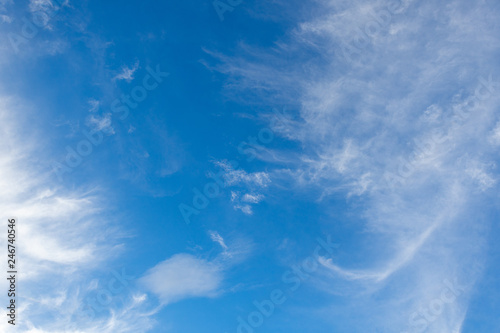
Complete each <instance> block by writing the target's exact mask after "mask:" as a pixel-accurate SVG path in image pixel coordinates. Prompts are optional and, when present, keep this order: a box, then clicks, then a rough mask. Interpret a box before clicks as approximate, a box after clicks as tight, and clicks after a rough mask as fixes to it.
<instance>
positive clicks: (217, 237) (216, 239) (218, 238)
mask: <svg viewBox="0 0 500 333" xmlns="http://www.w3.org/2000/svg"><path fill="white" fill-rule="evenodd" d="M209 235H210V238H211V239H212V240H213V241H214V242H216V243H218V244H219V245H220V246H221V247H222V248H223V249H224V251H227V250H228V248H227V245H226V243H224V238H222V236H221V235H219V233H218V232H217V231H209Z"/></svg>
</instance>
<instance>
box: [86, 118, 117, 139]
mask: <svg viewBox="0 0 500 333" xmlns="http://www.w3.org/2000/svg"><path fill="white" fill-rule="evenodd" d="M87 122H88V124H89V126H90V127H92V131H102V132H104V133H106V134H107V135H111V134H115V129H114V127H113V121H112V117H111V113H105V114H104V115H102V116H96V115H91V116H90V117H88V118H87Z"/></svg>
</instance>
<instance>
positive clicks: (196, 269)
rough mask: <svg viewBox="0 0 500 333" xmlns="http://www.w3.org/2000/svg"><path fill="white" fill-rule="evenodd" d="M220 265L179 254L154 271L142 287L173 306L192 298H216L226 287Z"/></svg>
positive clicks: (148, 272)
mask: <svg viewBox="0 0 500 333" xmlns="http://www.w3.org/2000/svg"><path fill="white" fill-rule="evenodd" d="M222 279H223V274H222V269H221V267H220V266H219V265H217V264H215V263H213V262H210V261H207V260H204V259H199V258H196V257H195V256H192V255H189V254H177V255H174V256H173V257H171V258H170V259H167V260H165V261H163V262H161V263H159V264H158V265H156V266H155V267H153V268H151V269H150V270H148V271H147V272H146V274H145V275H144V276H143V277H142V278H141V279H140V283H141V284H142V285H143V286H144V287H145V288H146V289H147V290H149V291H151V292H153V293H154V294H155V295H156V296H158V297H159V299H160V300H161V302H162V304H169V303H172V302H176V301H180V300H182V299H186V298H191V297H214V296H216V295H217V294H218V292H219V290H220V287H221V284H222Z"/></svg>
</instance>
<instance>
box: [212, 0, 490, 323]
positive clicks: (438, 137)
mask: <svg viewBox="0 0 500 333" xmlns="http://www.w3.org/2000/svg"><path fill="white" fill-rule="evenodd" d="M318 6H319V7H320V8H321V9H322V15H319V16H316V17H313V18H310V17H306V18H305V20H304V22H303V23H301V24H300V25H299V26H298V27H297V28H296V29H295V30H293V31H291V32H290V34H289V36H287V38H286V41H278V42H277V43H276V45H277V47H276V48H275V49H273V50H272V51H264V50H261V49H258V48H251V47H249V46H247V45H245V46H243V47H242V48H245V50H247V51H246V52H244V53H242V54H251V56H249V57H243V56H242V57H233V58H231V57H228V56H221V55H218V54H217V53H211V55H212V56H215V57H217V58H218V59H219V60H220V61H221V62H222V65H220V66H219V67H217V69H218V70H219V71H221V72H223V73H226V74H228V75H229V76H230V79H229V80H230V84H229V85H228V88H229V89H241V90H248V89H249V90H252V91H254V92H255V93H257V94H259V96H262V100H264V101H267V99H268V96H269V95H270V94H269V92H272V93H273V94H276V95H277V96H287V97H288V99H289V103H290V104H294V105H298V109H299V116H298V117H297V118H296V120H295V121H291V122H287V123H285V124H284V125H285V126H284V127H286V129H284V128H283V125H282V126H281V128H277V129H276V133H277V134H280V135H281V136H282V137H283V138H286V139H289V140H292V141H294V142H299V143H300V145H301V147H302V149H301V150H300V151H295V152H285V151H281V152H277V155H279V154H281V155H284V154H286V156H287V158H286V160H288V161H293V162H292V163H288V164H287V165H283V166H282V167H281V168H280V167H277V168H275V169H274V170H268V171H267V172H269V174H271V175H273V174H279V175H280V176H281V177H276V180H275V179H274V178H273V182H274V181H276V182H278V181H279V182H284V183H285V184H288V183H292V184H295V185H296V186H297V187H296V189H298V190H299V191H301V192H304V191H310V190H311V189H313V193H316V195H317V198H318V199H319V203H322V204H323V205H325V206H326V205H328V204H329V203H330V202H331V200H332V195H333V194H335V196H338V195H340V194H344V195H345V197H346V198H349V200H350V201H351V202H359V203H360V204H361V203H362V207H364V208H363V209H362V211H359V212H358V217H359V219H360V221H362V222H363V224H364V228H365V230H366V234H365V235H363V236H362V237H360V239H359V240H357V241H359V242H361V244H365V242H366V241H367V239H369V242H372V243H374V244H376V247H377V251H372V250H370V247H368V246H366V245H363V246H361V247H360V248H357V249H356V250H357V251H360V252H361V253H363V254H364V259H363V260H360V259H359V257H358V256H359V252H353V253H352V254H350V255H347V254H346V258H345V261H346V262H349V264H348V265H347V266H351V267H356V268H353V269H347V268H342V267H343V265H341V264H340V263H335V262H334V261H327V262H324V264H325V266H327V267H329V268H330V269H331V271H332V275H330V278H331V279H332V280H333V281H339V279H342V280H344V283H342V285H343V286H345V285H346V284H345V283H347V284H348V285H349V286H351V287H352V288H349V290H350V291H351V293H352V294H356V295H358V296H360V295H363V296H362V297H363V299H365V300H366V299H369V297H370V296H366V293H365V292H366V290H368V291H369V293H368V294H369V295H375V294H376V295H383V296H382V297H385V299H388V301H387V304H391V306H392V307H395V306H398V307H400V309H404V310H402V311H407V312H408V313H411V312H412V311H413V309H414V308H415V307H418V304H421V303H422V302H425V301H426V300H427V297H430V295H432V293H433V292H434V291H435V290H434V289H435V288H434V286H435V285H439V284H440V282H441V281H442V280H443V279H445V278H450V276H458V277H459V279H461V280H462V281H467V283H474V281H476V279H477V278H478V276H480V272H481V269H480V268H478V269H476V270H474V272H473V273H471V274H465V273H464V271H463V269H464V268H466V267H468V266H469V265H471V263H473V262H474V261H478V262H482V261H483V260H484V248H483V247H482V246H480V245H478V244H482V243H483V241H484V237H485V235H484V234H483V233H482V232H481V230H482V228H483V227H484V226H482V225H481V224H480V223H479V224H478V221H477V220H475V219H474V215H475V213H477V212H480V211H481V210H482V208H481V204H480V203H477V202H475V200H474V195H476V194H477V193H483V195H486V196H492V195H493V192H492V191H491V189H494V188H496V186H497V183H496V178H497V174H498V171H497V170H496V168H495V167H494V166H495V163H494V162H495V159H496V158H495V155H494V150H493V149H494V148H493V146H494V145H495V143H496V139H495V138H496V133H497V129H496V127H495V126H496V124H497V122H498V115H497V113H496V111H495V110H496V109H497V108H498V105H499V98H498V96H499V94H498V93H499V91H500V90H499V89H497V87H498V83H497V81H499V78H500V71H499V68H498V66H497V65H496V63H495V62H494V61H493V60H492V59H494V54H496V50H497V48H498V46H499V41H498V38H497V37H496V35H495V34H497V33H498V28H497V24H496V23H495V18H494V17H495V15H488V14H487V13H488V12H489V11H490V10H491V9H490V8H488V7H487V5H486V3H485V2H481V3H477V4H476V5H475V10H474V12H473V14H471V12H470V11H469V10H467V9H465V7H466V6H465V1H461V0H456V1H452V2H449V3H447V4H436V3H433V4H423V3H417V2H410V1H407V2H404V3H403V7H402V8H403V9H404V10H402V11H400V14H398V15H391V16H390V20H389V22H386V23H384V24H382V23H379V25H380V27H379V29H378V32H377V34H373V35H372V36H370V37H369V38H365V39H366V40H365V42H366V43H365V45H364V47H363V52H361V53H359V54H357V55H356V59H355V61H351V62H346V59H345V56H344V55H343V54H342V52H341V51H342V50H341V48H340V46H341V45H342V43H344V42H350V41H352V40H353V38H354V39H355V38H356V35H357V34H363V36H364V35H365V33H364V32H363V29H365V28H366V27H367V26H369V25H372V23H371V22H375V23H376V22H377V18H376V16H377V15H378V14H380V13H381V12H382V11H383V10H386V9H387V8H386V7H387V6H389V3H388V2H387V3H386V2H385V1H376V2H369V1H363V0H359V1H349V2H347V1H337V2H328V1H324V2H320V3H319V5H318ZM497 14H498V13H497ZM485 17H486V19H485ZM437 18H440V19H437ZM445 18H446V19H445ZM436 31H440V33H439V34H436ZM479 31H481V33H480V34H479V35H480V36H479V37H478V32H479ZM417 32H418V34H417ZM486 41H488V42H487V43H486ZM290 50H293V51H292V52H290ZM417 50H419V51H418V52H417ZM301 51H302V52H306V51H307V52H312V53H313V54H315V55H317V59H315V60H303V58H302V56H303V53H301ZM285 53H286V54H287V56H288V59H293V61H290V66H288V67H287V66H283V67H281V68H280V67H279V66H272V67H269V66H266V65H265V64H263V63H262V62H257V61H255V59H274V61H276V62H278V59H279V57H280V56H282V55H283V54H285ZM479 54H480V55H481V58H484V59H489V60H488V61H479ZM308 59H310V58H308ZM274 61H269V63H274ZM305 66H307V68H308V71H307V73H304V72H303V71H302V68H304V67H305ZM490 75H493V79H492V80H491V79H486V78H488V77H489V76H490ZM270 76H272V77H270ZM291 78H292V80H293V81H294V85H295V86H293V87H292V86H291V85H290V82H289V81H290V79H291ZM486 81H491V83H485V82H486ZM490 90H491V91H490ZM487 138H490V140H485V139H487ZM388 172H390V173H393V174H402V175H404V177H402V178H404V182H403V181H401V182H400V183H399V184H398V186H393V184H390V183H388V181H387V179H386V177H385V176H386V175H387V173H388ZM283 175H289V178H288V180H285V179H283V178H282V176H283ZM235 178H236V179H239V178H243V177H239V178H238V177H235ZM285 186H286V185H285ZM358 200H359V201H358ZM466 239H468V241H465V240H466ZM362 240H364V241H365V242H362ZM464 242H467V244H468V245H466V246H465V247H466V248H467V251H465V252H464ZM347 258H351V259H350V260H348V259H347ZM357 258H358V259H357ZM363 266H366V269H359V267H363ZM436 266H439V269H436ZM333 273H334V274H333ZM412 275H416V276H419V278H420V279H419V280H418V281H415V279H413V278H411V276H412ZM388 281H390V283H391V285H393V286H394V285H397V286H398V288H399V289H398V290H399V291H400V292H399V293H394V292H391V291H390V290H388V289H387V286H386V283H388ZM336 283H337V282H336ZM415 283H416V285H417V286H418V287H415V286H416V285H415ZM360 286H361V288H359V289H357V288H355V287H360ZM328 288H331V284H328V282H325V290H328ZM415 288H418V290H419V291H416V290H415ZM406 291H408V293H406ZM410 291H411V292H410ZM339 292H340V291H339ZM352 294H351V295H352ZM389 300H390V301H389ZM466 302H467V297H462V298H460V299H459V300H458V301H457V302H455V303H453V304H452V305H450V308H449V309H448V310H447V311H449V312H448V313H449V314H450V317H447V318H445V316H442V317H440V318H439V319H438V320H437V321H436V322H434V323H433V325H432V326H430V327H429V331H430V332H442V331H451V330H452V329H456V328H457V327H460V326H461V323H462V321H463V320H464V318H465V313H466V312H465V309H466ZM354 303H356V304H357V302H354V301H353V304H354ZM403 304H404V307H403ZM374 306H375V305H374ZM389 308H390V307H389ZM389 308H388V309H387V311H385V310H384V311H383V312H379V313H378V318H374V317H373V316H372V315H371V313H370V311H366V312H365V311H364V310H360V312H361V313H360V315H361V316H362V317H363V318H364V320H366V322H372V323H373V321H375V322H377V325H378V326H380V327H384V328H385V329H387V332H393V331H394V332H396V331H398V330H397V329H398V325H399V326H400V328H401V329H403V326H404V325H405V324H406V323H403V322H404V321H406V320H407V317H405V318H394V316H393V314H391V313H390V309H389ZM332 311H337V310H332ZM364 320H360V321H359V322H357V323H354V322H351V323H350V324H352V325H355V327H358V328H361V327H364V326H363V325H364V324H366V322H364ZM384 322H391V323H392V324H393V325H392V327H388V325H386V324H384ZM336 325H338V323H337V324H336ZM353 327H354V326H353ZM384 331H385V330H384ZM398 332H399V331H398Z"/></svg>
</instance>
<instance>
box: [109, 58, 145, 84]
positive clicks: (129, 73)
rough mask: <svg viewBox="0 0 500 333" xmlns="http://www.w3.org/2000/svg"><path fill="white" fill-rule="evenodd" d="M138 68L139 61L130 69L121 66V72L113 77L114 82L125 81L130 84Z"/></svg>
mask: <svg viewBox="0 0 500 333" xmlns="http://www.w3.org/2000/svg"><path fill="white" fill-rule="evenodd" d="M138 68H139V61H136V62H135V64H134V65H133V66H132V67H127V66H123V67H122V69H121V72H120V73H118V74H117V75H116V76H115V80H125V81H127V82H131V81H132V80H133V79H134V74H135V72H136V71H137V69H138Z"/></svg>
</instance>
